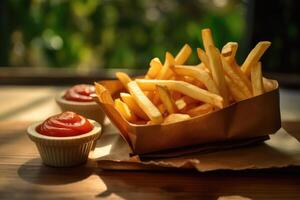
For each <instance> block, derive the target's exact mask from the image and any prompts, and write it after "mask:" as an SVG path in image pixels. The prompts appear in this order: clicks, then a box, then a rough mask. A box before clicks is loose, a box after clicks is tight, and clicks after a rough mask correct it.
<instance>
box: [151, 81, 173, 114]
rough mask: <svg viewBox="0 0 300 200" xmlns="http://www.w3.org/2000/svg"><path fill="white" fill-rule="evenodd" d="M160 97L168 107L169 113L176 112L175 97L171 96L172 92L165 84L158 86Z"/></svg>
mask: <svg viewBox="0 0 300 200" xmlns="http://www.w3.org/2000/svg"><path fill="white" fill-rule="evenodd" d="M156 88H157V91H158V94H159V97H160V100H161V102H162V103H163V105H164V106H165V107H166V109H167V111H168V113H169V114H172V113H175V112H176V107H175V104H174V102H173V99H172V98H171V95H170V92H169V90H168V88H167V87H165V86H159V85H157V86H156Z"/></svg>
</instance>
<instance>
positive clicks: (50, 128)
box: [36, 111, 94, 137]
mask: <svg viewBox="0 0 300 200" xmlns="http://www.w3.org/2000/svg"><path fill="white" fill-rule="evenodd" d="M93 128H94V126H93V125H92V124H91V123H90V122H89V121H88V120H87V119H86V118H84V117H83V116H81V115H78V114H76V113H74V112H71V111H66V112H63V113H61V114H58V115H54V116H52V117H49V118H48V119H46V120H45V121H44V122H43V123H42V124H40V125H39V126H38V127H37V128H36V131H37V132H38V133H40V134H42V135H47V136H54V137H68V136H76V135H82V134H85V133H88V132H90V131H91V130H93Z"/></svg>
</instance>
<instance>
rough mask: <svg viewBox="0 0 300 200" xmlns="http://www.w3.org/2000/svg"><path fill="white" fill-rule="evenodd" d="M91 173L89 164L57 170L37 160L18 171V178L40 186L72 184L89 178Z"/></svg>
mask: <svg viewBox="0 0 300 200" xmlns="http://www.w3.org/2000/svg"><path fill="white" fill-rule="evenodd" d="M92 173H93V169H92V168H91V167H90V166H89V163H88V164H86V165H80V166H77V167H68V168H57V167H49V166H46V165H44V164H43V163H42V161H41V159H39V158H35V159H31V160H29V161H28V162H26V163H24V164H23V165H21V166H20V168H19V169H18V175H19V177H20V178H22V179H23V180H25V181H27V182H30V183H35V184H42V185H63V184H68V183H74V182H78V181H81V180H83V179H85V178H87V177H89V176H90V175H91V174H92Z"/></svg>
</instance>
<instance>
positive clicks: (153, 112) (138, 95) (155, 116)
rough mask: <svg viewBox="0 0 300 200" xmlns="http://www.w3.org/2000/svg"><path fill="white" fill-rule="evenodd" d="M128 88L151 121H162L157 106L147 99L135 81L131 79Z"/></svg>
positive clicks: (158, 122)
mask: <svg viewBox="0 0 300 200" xmlns="http://www.w3.org/2000/svg"><path fill="white" fill-rule="evenodd" d="M127 86H128V90H129V92H130V94H131V95H132V97H133V98H134V100H135V101H136V102H137V104H138V105H139V107H140V108H141V109H142V110H143V111H144V112H145V113H146V114H147V116H148V117H149V118H150V120H151V121H152V122H153V123H157V124H160V123H162V121H163V117H162V115H161V113H160V112H159V110H158V108H157V107H156V106H155V105H153V103H152V102H151V101H150V100H149V99H148V97H147V96H146V95H145V94H144V93H143V91H142V90H141V88H140V87H139V85H138V84H137V83H136V81H131V82H130V83H128V84H127Z"/></svg>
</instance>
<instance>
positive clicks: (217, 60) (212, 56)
mask: <svg viewBox="0 0 300 200" xmlns="http://www.w3.org/2000/svg"><path fill="white" fill-rule="evenodd" d="M207 55H208V59H209V65H210V68H211V74H212V77H213V80H214V81H215V83H216V85H217V87H218V90H219V93H220V95H221V96H222V97H223V100H224V106H227V105H228V89H227V87H226V82H225V75H224V71H223V66H222V61H221V56H220V52H219V50H218V49H217V48H215V47H214V46H212V45H210V46H209V47H208V48H207ZM206 103H209V102H206Z"/></svg>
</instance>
